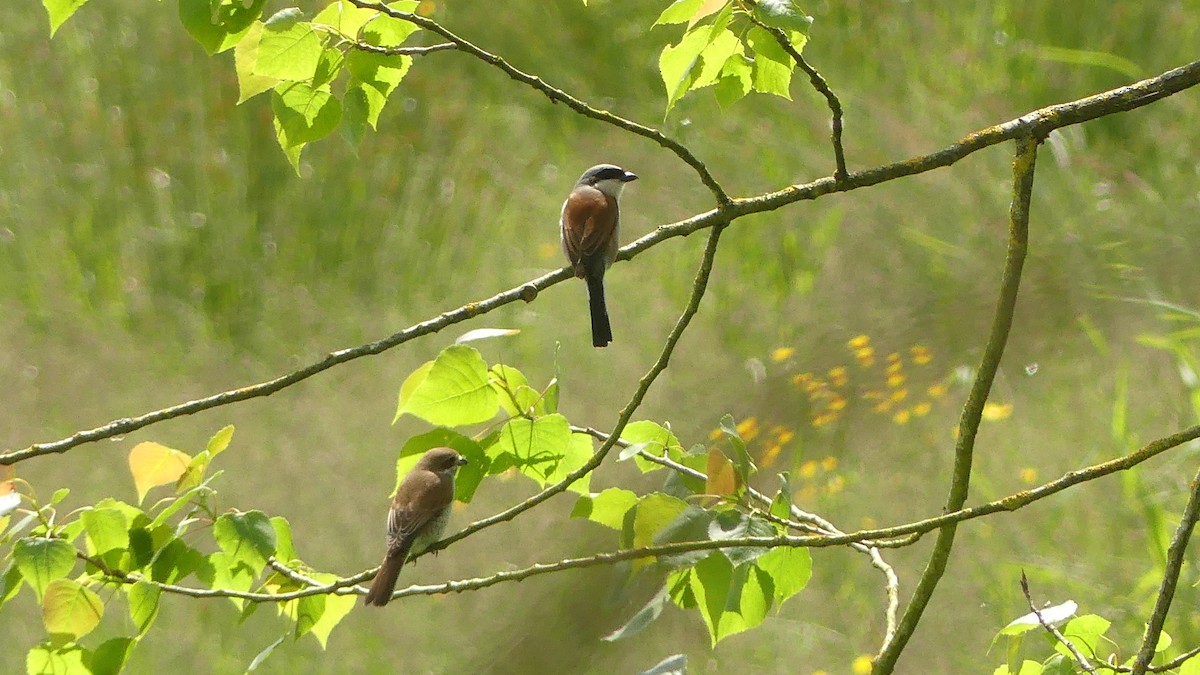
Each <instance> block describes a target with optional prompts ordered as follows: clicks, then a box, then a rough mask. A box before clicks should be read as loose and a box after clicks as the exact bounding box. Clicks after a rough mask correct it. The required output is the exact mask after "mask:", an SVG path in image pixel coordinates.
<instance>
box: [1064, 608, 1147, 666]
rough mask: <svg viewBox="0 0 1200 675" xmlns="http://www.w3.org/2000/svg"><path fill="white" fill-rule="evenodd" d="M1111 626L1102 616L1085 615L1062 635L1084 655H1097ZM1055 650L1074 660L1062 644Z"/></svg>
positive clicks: (1072, 622) (1074, 621)
mask: <svg viewBox="0 0 1200 675" xmlns="http://www.w3.org/2000/svg"><path fill="white" fill-rule="evenodd" d="M1110 626H1112V622H1111V621H1109V620H1108V619H1105V618H1104V617H1102V616H1097V615H1095V614H1084V615H1083V616H1077V617H1075V618H1074V619H1071V620H1070V621H1068V622H1067V625H1065V626H1063V628H1062V634H1063V637H1065V638H1067V639H1068V640H1070V641H1071V643H1072V644H1074V645H1075V647H1076V648H1078V649H1080V650H1081V651H1083V653H1084V654H1095V653H1096V650H1097V649H1098V648H1099V645H1100V638H1101V637H1102V636H1103V635H1104V633H1105V632H1106V631H1108V629H1109V627H1110ZM1160 642H1161V640H1160ZM1054 649H1055V651H1057V652H1059V653H1060V654H1063V655H1064V656H1067V657H1069V658H1074V657H1073V656H1072V654H1071V650H1069V649H1067V648H1066V647H1065V646H1063V644H1062V643H1061V642H1058V643H1055V645H1054Z"/></svg>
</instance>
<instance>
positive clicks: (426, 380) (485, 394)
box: [393, 345, 500, 426]
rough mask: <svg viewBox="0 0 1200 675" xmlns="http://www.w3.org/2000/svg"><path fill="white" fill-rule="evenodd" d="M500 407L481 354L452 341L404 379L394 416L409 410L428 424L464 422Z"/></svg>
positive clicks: (487, 415) (475, 421)
mask: <svg viewBox="0 0 1200 675" xmlns="http://www.w3.org/2000/svg"><path fill="white" fill-rule="evenodd" d="M414 378H416V379H415V380H414ZM499 407H500V402H499V399H498V398H497V397H496V392H495V390H493V389H492V388H491V385H489V384H488V370H487V364H486V363H484V360H483V357H482V356H480V355H479V352H478V351H476V350H475V349H474V348H472V347H468V346H466V345H451V346H449V347H447V348H445V349H444V350H442V353H441V354H438V357H437V358H436V359H434V361H433V364H432V365H431V366H430V367H429V369H428V370H427V371H426V370H425V366H422V367H421V368H418V369H417V370H416V371H415V372H414V373H413V374H412V375H410V376H409V378H408V379H407V380H405V382H404V385H403V386H402V387H401V388H400V403H399V406H398V407H397V409H396V418H395V419H400V416H401V415H403V414H405V413H408V414H410V415H414V416H416V417H420V418H421V419H423V420H425V421H427V422H429V423H430V424H442V425H445V426H464V425H468V424H479V423H480V422H486V421H488V420H490V419H491V418H492V417H495V415H496V411H497V410H498V409H499ZM394 421H395V420H393V422H394Z"/></svg>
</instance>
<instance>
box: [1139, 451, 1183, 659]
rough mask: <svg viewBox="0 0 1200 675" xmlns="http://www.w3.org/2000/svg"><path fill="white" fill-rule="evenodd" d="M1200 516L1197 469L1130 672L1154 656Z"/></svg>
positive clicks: (1168, 549) (1168, 550)
mask: <svg viewBox="0 0 1200 675" xmlns="http://www.w3.org/2000/svg"><path fill="white" fill-rule="evenodd" d="M1198 519H1200V473H1197V474H1196V477H1195V478H1193V479H1192V494H1191V496H1190V497H1188V501H1187V505H1186V506H1185V507H1184V508H1183V518H1182V519H1181V520H1180V521H1179V526H1178V527H1176V528H1175V535H1174V536H1173V537H1172V538H1171V545H1170V546H1169V547H1168V548H1167V565H1166V568H1165V569H1164V570H1163V579H1162V584H1160V585H1159V588H1158V598H1157V599H1155V601H1154V610H1153V611H1152V612H1151V613H1150V620H1149V621H1147V622H1146V632H1145V634H1144V635H1143V637H1142V647H1141V649H1139V650H1138V654H1137V658H1136V659H1134V661H1133V671H1132V672H1133V674H1134V675H1142V674H1143V673H1145V672H1146V671H1147V669H1148V668H1149V666H1150V661H1151V660H1152V659H1153V658H1154V654H1155V647H1157V646H1158V640H1159V638H1161V637H1162V629H1163V624H1164V623H1165V622H1166V620H1167V612H1168V611H1169V610H1170V609H1171V600H1172V599H1173V598H1174V597H1175V585H1176V584H1178V583H1179V574H1180V572H1182V571H1183V556H1184V553H1186V552H1187V545H1188V540H1189V539H1190V538H1191V536H1192V531H1193V530H1194V529H1195V528H1196V521H1197V520H1198Z"/></svg>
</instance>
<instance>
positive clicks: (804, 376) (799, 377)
mask: <svg viewBox="0 0 1200 675" xmlns="http://www.w3.org/2000/svg"><path fill="white" fill-rule="evenodd" d="M811 379H812V373H798V374H796V375H793V376H792V384H794V385H796V386H797V387H803V386H804V385H805V384H806V383H808V381H809V380H811Z"/></svg>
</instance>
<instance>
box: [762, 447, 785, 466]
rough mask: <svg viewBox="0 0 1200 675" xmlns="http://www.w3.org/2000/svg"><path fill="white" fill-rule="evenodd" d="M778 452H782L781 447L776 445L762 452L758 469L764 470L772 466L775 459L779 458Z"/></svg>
mask: <svg viewBox="0 0 1200 675" xmlns="http://www.w3.org/2000/svg"><path fill="white" fill-rule="evenodd" d="M780 450H783V446H782V445H780V444H778V443H772V444H771V445H768V446H767V449H766V450H763V453H762V457H760V458H759V460H758V466H759V468H762V469H765V468H767V467H769V466H771V465H772V464H774V463H775V460H776V458H778V457H779V451H780Z"/></svg>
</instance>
